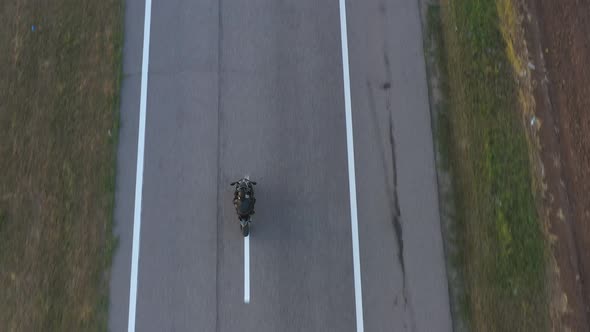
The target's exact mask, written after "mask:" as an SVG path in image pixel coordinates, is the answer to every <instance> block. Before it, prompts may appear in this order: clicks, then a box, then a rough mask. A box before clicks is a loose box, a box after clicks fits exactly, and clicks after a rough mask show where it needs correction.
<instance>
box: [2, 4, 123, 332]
mask: <svg viewBox="0 0 590 332" xmlns="http://www.w3.org/2000/svg"><path fill="white" fill-rule="evenodd" d="M122 10H123V2H122V1H121V0H105V1H90V0H56V1H50V2H33V3H30V2H23V1H14V2H7V3H5V4H3V5H2V7H1V8H0V21H1V22H3V29H1V30H0V50H1V51H0V52H2V56H0V72H2V76H1V77H0V169H1V170H2V173H0V211H1V212H2V213H1V217H0V289H2V291H0V308H2V310H0V330H2V331H106V330H107V316H108V275H109V273H108V272H109V268H110V264H111V259H112V253H113V250H114V248H115V247H116V240H115V238H114V237H113V234H112V217H113V215H112V214H113V204H114V188H115V157H116V146H117V138H118V117H119V115H118V107H119V106H118V103H119V96H118V94H119V82H120V77H121V49H122V47H121V46H122V27H123V24H122V22H123V21H122V20H123V15H122Z"/></svg>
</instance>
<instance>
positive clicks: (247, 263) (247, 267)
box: [244, 234, 250, 303]
mask: <svg viewBox="0 0 590 332" xmlns="http://www.w3.org/2000/svg"><path fill="white" fill-rule="evenodd" d="M244 303H250V235H249V234H248V236H244Z"/></svg>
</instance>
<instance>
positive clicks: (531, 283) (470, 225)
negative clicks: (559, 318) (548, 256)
mask: <svg viewBox="0 0 590 332" xmlns="http://www.w3.org/2000/svg"><path fill="white" fill-rule="evenodd" d="M506 2H507V1H506V0H503V3H502V4H498V5H497V3H496V2H494V1H480V0H476V1H474V0H447V1H444V2H443V4H442V7H431V8H430V10H429V15H428V16H429V35H430V38H433V40H434V42H435V43H436V45H437V47H436V48H437V52H436V54H435V57H436V60H437V67H438V69H439V76H440V79H441V80H442V81H441V84H440V87H441V90H442V93H443V94H444V96H445V98H444V99H445V101H444V104H443V105H440V106H441V107H439V117H438V125H437V127H436V128H437V135H436V137H437V140H438V148H439V149H440V152H441V155H442V156H443V163H442V166H443V167H447V168H448V169H449V170H450V172H451V175H452V178H453V187H454V188H453V189H454V196H455V197H454V200H455V205H456V206H455V211H456V216H455V224H454V227H453V232H454V234H453V237H454V238H455V239H456V242H457V243H456V245H457V247H458V248H459V249H460V250H459V253H458V254H457V256H456V257H453V260H454V262H455V263H456V264H457V266H458V267H459V269H460V270H461V272H462V274H463V279H464V282H465V285H464V286H465V299H464V303H463V313H464V316H465V317H464V318H465V319H466V320H467V321H468V322H469V323H470V325H471V327H472V329H473V330H474V331H543V330H546V329H547V323H548V321H547V317H548V311H547V298H546V291H545V287H544V281H545V263H546V261H545V252H546V248H545V243H544V238H543V235H542V231H541V227H540V224H539V222H538V221H537V215H536V207H535V203H534V199H533V193H532V177H531V171H530V169H531V164H530V161H529V152H528V145H527V140H526V136H525V131H524V128H523V125H522V122H521V112H520V110H519V103H518V90H517V86H516V84H515V83H514V72H513V64H515V63H514V62H513V60H514V58H515V56H514V52H513V49H512V48H511V46H509V44H510V41H508V43H507V40H506V39H505V36H507V34H506V33H504V34H503V33H502V32H503V30H502V29H506V27H505V26H504V25H502V24H500V22H514V20H513V17H504V16H502V17H500V16H499V13H500V14H501V15H509V14H510V15H514V13H513V12H511V11H510V10H508V9H510V8H512V7H509V6H507V5H506ZM500 18H502V21H501V20H500ZM508 28H511V27H508ZM511 50H512V51H511Z"/></svg>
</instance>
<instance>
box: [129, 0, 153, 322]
mask: <svg viewBox="0 0 590 332" xmlns="http://www.w3.org/2000/svg"><path fill="white" fill-rule="evenodd" d="M151 17H152V0H146V2H145V18H144V24H143V59H142V63H141V95H140V101H139V133H138V136H137V170H136V173H135V209H134V212H133V247H132V250H131V280H130V283H129V321H128V325H127V331H128V332H135V316H136V305H137V272H138V271H137V269H138V262H139V236H140V234H141V232H140V231H141V199H142V192H143V156H144V148H145V117H146V104H147V84H148V66H149V60H150V24H151Z"/></svg>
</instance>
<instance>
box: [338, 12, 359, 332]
mask: <svg viewBox="0 0 590 332" xmlns="http://www.w3.org/2000/svg"><path fill="white" fill-rule="evenodd" d="M339 2H340V39H341V41H342V75H343V80H344V110H345V112H346V147H347V152H348V184H349V187H350V223H351V229H352V264H353V270H354V300H355V309H356V330H357V332H363V331H364V323H363V292H362V284H361V263H360V254H359V235H358V215H357V206H356V175H355V166H354V141H353V136H352V107H351V101H350V70H349V63H348V32H347V29H346V0H339Z"/></svg>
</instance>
